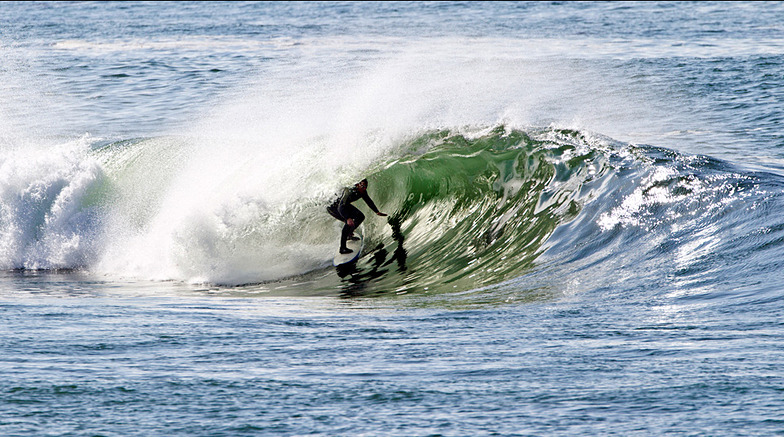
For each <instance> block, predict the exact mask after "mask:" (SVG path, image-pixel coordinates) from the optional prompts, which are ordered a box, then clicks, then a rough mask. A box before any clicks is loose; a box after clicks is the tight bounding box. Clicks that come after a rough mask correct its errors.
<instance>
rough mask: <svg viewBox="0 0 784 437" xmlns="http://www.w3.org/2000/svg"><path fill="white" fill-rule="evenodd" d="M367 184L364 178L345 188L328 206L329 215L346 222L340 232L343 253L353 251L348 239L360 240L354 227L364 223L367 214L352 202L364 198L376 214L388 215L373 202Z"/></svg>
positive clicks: (341, 251)
mask: <svg viewBox="0 0 784 437" xmlns="http://www.w3.org/2000/svg"><path fill="white" fill-rule="evenodd" d="M367 186H368V181H367V179H362V180H361V181H360V182H359V183H357V184H355V185H354V186H353V187H346V188H344V189H343V193H342V194H341V195H340V197H338V198H337V199H335V201H334V202H332V205H330V206H328V207H327V212H329V215H331V216H332V217H335V218H336V219H338V220H340V221H342V222H343V223H345V225H344V226H343V232H342V233H341V234H340V253H342V254H346V253H351V252H353V251H352V250H351V249H349V248H348V247H346V241H348V240H349V239H351V240H359V238H358V237H355V236H354V229H356V228H357V227H359V225H360V224H362V221H363V220H365V215H364V214H362V211H360V210H358V209H357V208H356V207H355V206H353V205H352V203H354V202H356V201H357V200H359V199H362V200H364V201H365V203H366V204H367V206H369V207H370V209H372V210H373V212H375V213H376V215H379V216H381V217H386V214H384V213H383V212H380V211H379V210H378V208H376V204H375V203H373V200H372V199H370V196H368V193H367Z"/></svg>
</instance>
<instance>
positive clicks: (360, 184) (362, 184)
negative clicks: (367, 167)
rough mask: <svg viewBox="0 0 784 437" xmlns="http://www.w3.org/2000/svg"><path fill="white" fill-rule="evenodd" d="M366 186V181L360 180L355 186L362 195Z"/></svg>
mask: <svg viewBox="0 0 784 437" xmlns="http://www.w3.org/2000/svg"><path fill="white" fill-rule="evenodd" d="M367 184H368V182H367V179H362V180H361V181H359V183H358V184H357V188H359V191H361V192H363V193H364V192H365V191H367Z"/></svg>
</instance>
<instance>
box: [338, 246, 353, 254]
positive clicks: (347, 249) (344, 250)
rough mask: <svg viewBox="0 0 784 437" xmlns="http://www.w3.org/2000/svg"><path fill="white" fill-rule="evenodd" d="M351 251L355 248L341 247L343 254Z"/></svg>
mask: <svg viewBox="0 0 784 437" xmlns="http://www.w3.org/2000/svg"><path fill="white" fill-rule="evenodd" d="M351 252H353V250H351V249H349V248H348V247H341V248H340V253H341V254H343V255H345V254H347V253H351Z"/></svg>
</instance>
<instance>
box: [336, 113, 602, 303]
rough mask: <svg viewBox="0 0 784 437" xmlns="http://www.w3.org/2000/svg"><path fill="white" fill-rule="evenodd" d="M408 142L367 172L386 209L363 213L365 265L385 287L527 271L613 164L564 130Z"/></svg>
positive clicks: (440, 284)
mask: <svg viewBox="0 0 784 437" xmlns="http://www.w3.org/2000/svg"><path fill="white" fill-rule="evenodd" d="M406 147H407V150H408V153H406V154H405V156H404V157H403V158H401V159H397V160H395V161H393V162H391V163H388V164H387V165H386V168H384V169H383V170H380V171H379V172H377V173H376V174H374V176H373V177H372V179H371V188H370V191H371V192H372V193H373V196H374V198H375V199H377V203H379V204H380V205H382V207H383V209H385V210H387V211H386V212H392V213H391V214H390V217H389V220H388V224H389V226H386V224H384V223H383V221H381V220H375V217H372V218H370V219H368V220H366V222H365V223H366V224H365V227H366V229H367V230H368V231H369V232H368V235H370V236H371V238H370V239H369V242H368V243H369V244H368V245H367V246H366V247H368V248H369V249H370V250H373V251H374V252H373V253H372V255H373V256H372V257H366V258H365V259H364V264H360V267H364V268H365V269H370V272H364V273H362V274H364V275H369V276H376V282H377V284H378V286H379V288H380V289H385V291H387V292H388V291H392V290H391V289H394V290H396V291H398V292H408V291H418V292H431V291H435V292H447V291H464V290H472V289H476V288H480V287H483V286H491V285H494V284H498V283H501V282H503V281H505V280H508V279H511V278H515V277H518V276H520V275H521V274H524V273H525V272H527V271H529V270H530V269H531V268H532V267H533V266H534V265H535V263H536V260H537V257H539V255H540V254H541V253H542V252H543V251H544V250H546V248H547V241H548V238H549V237H550V235H551V234H552V233H553V231H554V230H555V228H556V227H557V226H558V225H559V224H561V223H564V222H565V221H568V220H571V219H572V218H574V217H575V216H576V215H577V214H578V213H579V212H580V210H581V202H582V201H583V200H584V199H585V198H586V196H590V191H589V190H584V189H583V188H584V187H585V186H586V183H587V182H590V181H593V180H594V179H596V178H597V177H600V176H602V175H604V174H605V173H607V169H608V168H609V167H608V166H607V165H605V159H604V158H603V156H604V155H603V154H602V153H601V152H600V151H599V149H597V148H596V147H595V146H589V145H588V144H587V141H586V139H585V138H584V137H583V136H582V134H580V133H578V132H572V131H568V130H545V131H541V132H537V133H526V132H522V131H519V130H507V129H505V128H504V127H503V126H502V127H498V128H496V129H494V130H492V131H490V132H487V133H484V134H481V135H472V136H467V135H462V134H454V133H450V132H449V131H440V132H433V133H429V134H427V135H424V136H421V137H419V138H417V139H416V140H414V141H412V142H411V143H410V144H408V145H407V146H406ZM417 150H425V152H424V153H417ZM390 240H392V241H393V243H392V244H389V247H387V246H388V245H387V244H384V242H385V241H386V242H389V241H390ZM390 251H391V253H390ZM395 268H396V270H397V273H396V274H395V273H392V272H390V271H389V270H390V269H392V270H394V269H395ZM351 273H352V272H348V273H347V274H346V278H348V279H349V280H351V278H352V276H351ZM353 273H356V272H353Z"/></svg>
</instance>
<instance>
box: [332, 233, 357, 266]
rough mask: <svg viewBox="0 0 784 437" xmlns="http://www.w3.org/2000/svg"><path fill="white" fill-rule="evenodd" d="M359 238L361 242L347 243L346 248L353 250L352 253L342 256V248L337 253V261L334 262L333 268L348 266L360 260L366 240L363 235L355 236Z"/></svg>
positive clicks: (349, 241) (351, 241)
mask: <svg viewBox="0 0 784 437" xmlns="http://www.w3.org/2000/svg"><path fill="white" fill-rule="evenodd" d="M354 235H356V236H357V237H359V240H348V241H346V247H348V248H349V249H351V250H352V252H351V253H346V254H342V253H340V248H338V250H336V251H335V259H333V260H332V265H333V266H336V267H337V266H339V265H342V264H348V263H351V262H354V261H356V260H358V259H359V255H361V254H362V243H364V239H363V238H362V235H359V234H354Z"/></svg>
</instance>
